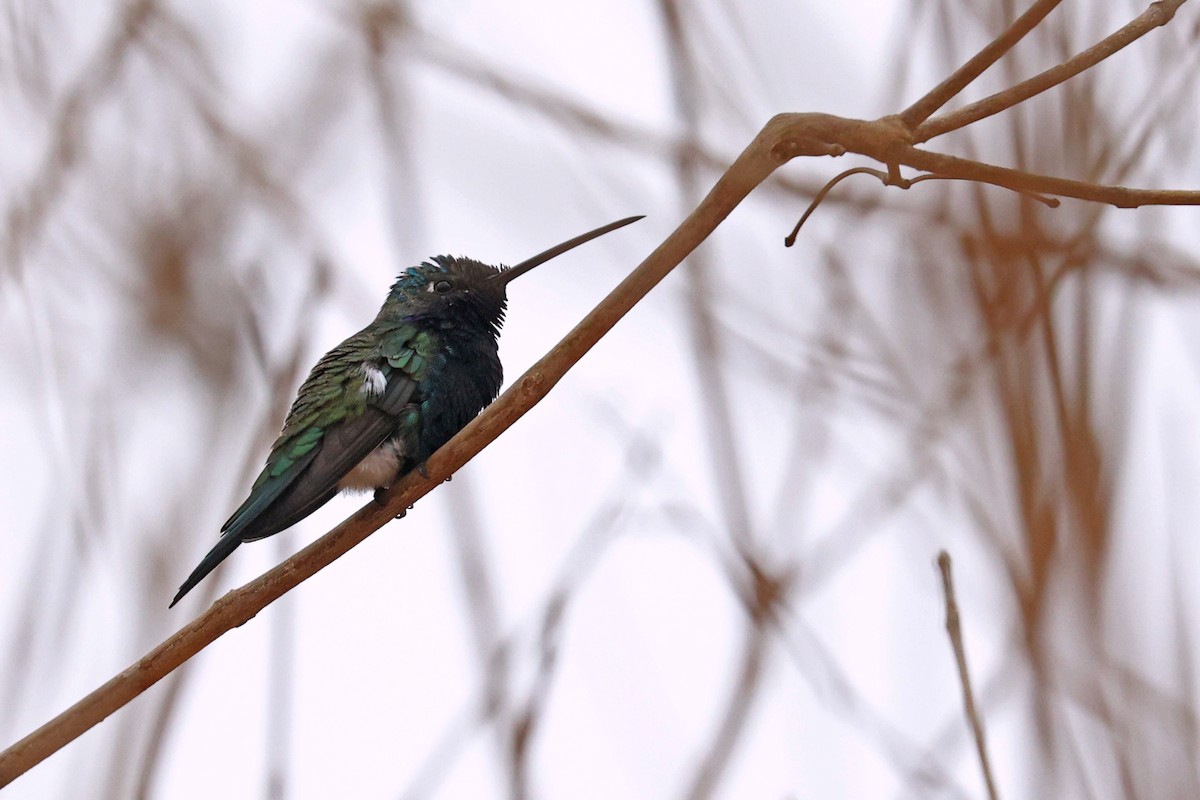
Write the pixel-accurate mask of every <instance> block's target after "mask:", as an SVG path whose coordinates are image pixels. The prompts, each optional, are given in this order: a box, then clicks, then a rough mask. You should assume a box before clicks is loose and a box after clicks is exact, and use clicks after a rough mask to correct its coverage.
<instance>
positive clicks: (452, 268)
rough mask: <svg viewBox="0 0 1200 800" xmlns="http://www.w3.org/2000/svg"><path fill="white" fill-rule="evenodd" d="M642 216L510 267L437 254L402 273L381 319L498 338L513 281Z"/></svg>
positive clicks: (596, 231)
mask: <svg viewBox="0 0 1200 800" xmlns="http://www.w3.org/2000/svg"><path fill="white" fill-rule="evenodd" d="M639 219H641V217H627V218H626V219H622V220H618V221H617V222H612V223H609V224H608V225H605V226H603V227H600V228H597V229H595V230H593V231H588V232H587V233H585V234H582V235H580V236H576V237H575V238H573V239H569V240H567V241H565V242H563V243H562V244H558V245H555V246H554V247H551V248H550V249H549V250H545V251H543V252H541V253H538V254H537V255H536V256H534V257H533V258H530V259H527V260H525V261H522V262H521V263H520V264H516V265H514V266H512V267H504V266H492V265H491V264H484V263H483V262H481V261H476V260H475V259H472V258H464V257H461V256H460V257H457V258H456V257H454V256H434V257H433V258H431V259H429V260H428V261H426V262H424V263H422V264H420V265H419V266H415V267H409V268H408V269H406V270H405V271H404V272H402V273H400V276H399V277H398V278H396V282H395V283H393V284H392V289H391V291H390V292H388V298H387V301H386V302H384V304H383V308H382V309H380V311H379V319H389V320H400V319H403V320H411V321H419V322H421V323H423V324H426V325H429V326H432V327H447V328H448V327H460V328H472V329H476V330H486V331H487V332H489V333H491V334H492V335H493V336H496V335H498V334H499V332H500V326H501V325H502V324H503V323H504V310H505V306H506V305H507V303H508V296H507V289H508V284H509V283H510V282H512V281H513V280H514V279H516V278H519V277H520V276H522V275H524V274H525V273H526V272H529V271H530V270H531V269H533V268H534V267H536V266H538V265H540V264H544V263H546V262H547V261H549V260H550V259H552V258H555V257H556V256H560V255H562V254H563V253H565V252H567V251H568V250H571V249H573V248H575V247H578V246H579V245H581V244H584V243H585V242H590V241H591V240H592V239H595V238H596V237H597V236H603V235H604V234H606V233H610V232H611V231H615V230H616V229H618V228H623V227H625V226H626V225H629V224H630V223H633V222H636V221H638V220H639Z"/></svg>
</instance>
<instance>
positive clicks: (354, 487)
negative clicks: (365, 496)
mask: <svg viewBox="0 0 1200 800" xmlns="http://www.w3.org/2000/svg"><path fill="white" fill-rule="evenodd" d="M403 458H404V448H403V447H402V446H401V445H400V443H399V442H395V441H388V442H384V443H383V444H381V445H379V447H376V448H375V449H374V450H372V451H371V452H370V453H369V454H368V455H367V457H366V458H364V459H363V460H362V461H360V462H358V464H356V465H355V466H354V469H352V470H350V471H349V472H347V473H346V475H345V477H343V478H342V479H341V480H340V481H338V489H340V490H342V491H345V490H351V491H361V492H366V491H372V490H374V489H379V488H381V487H384V486H389V485H391V483H392V481H394V480H395V479H396V473H397V472H399V471H400V462H401V460H402V459H403Z"/></svg>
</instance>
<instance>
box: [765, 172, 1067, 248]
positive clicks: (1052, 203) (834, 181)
mask: <svg viewBox="0 0 1200 800" xmlns="http://www.w3.org/2000/svg"><path fill="white" fill-rule="evenodd" d="M851 175H874V176H875V177H876V178H878V179H879V182H880V183H882V184H883V185H884V186H896V187H898V188H900V189H907V188H909V187H910V186H912V185H913V184H917V183H921V182H922V181H971V182H975V183H983V184H984V185H986V186H995V187H997V188H1000V189H1008V190H1009V191H1010V192H1016V193H1017V194H1020V195H1024V196H1025V197H1028V198H1029V199H1031V200H1036V201H1037V202H1039V203H1041V204H1042V205H1044V206H1046V207H1047V208H1058V207H1059V206H1060V205H1062V202H1061V201H1060V200H1059V199H1058V198H1057V197H1047V196H1046V195H1042V194H1038V193H1036V192H1030V191H1026V190H1024V189H1016V188H1014V187H1012V186H1001V185H1000V184H998V183H987V182H986V181H976V180H975V179H974V178H960V177H958V176H957V175H934V174H932V173H929V174H925V175H918V176H917V177H915V178H903V177H901V176H900V174H899V172H898V171H897V172H884V171H883V170H878V169H873V168H871V167H855V168H854V169H848V170H846V171H845V172H841V173H839V174H838V175H836V176H834V177H833V178H831V179H830V180H829V182H828V183H826V184H825V185H824V186H822V187H821V191H819V192H817V194H816V196H815V197H813V199H812V202H811V203H809V204H808V208H806V209H805V210H804V213H803V214H801V215H800V221H799V222H797V223H796V227H794V228H792V232H791V233H790V234H788V235H787V237H785V238H784V240H783V246H784V247H791V246H792V245H794V244H795V243H796V237H797V236H798V235H799V233H800V228H801V227H803V226H804V223H805V222H807V221H808V218H809V217H811V216H812V213H813V212H814V211H816V210H817V206H819V205H821V201H823V200H824V199H825V198H826V196H828V195H829V193H830V192H831V191H833V187H835V186H837V185H838V184H839V183H841V182H842V181H844V180H845V179H846V178H849V177H850V176H851Z"/></svg>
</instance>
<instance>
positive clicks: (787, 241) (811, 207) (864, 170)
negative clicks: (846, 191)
mask: <svg viewBox="0 0 1200 800" xmlns="http://www.w3.org/2000/svg"><path fill="white" fill-rule="evenodd" d="M851 175H874V176H875V177H876V178H879V180H881V181H882V182H883V185H884V186H887V185H888V184H889V183H892V177H891V176H890V175H888V174H887V173H886V172H882V171H880V170H877V169H872V168H871V167H855V168H854V169H848V170H846V171H845V172H842V173H840V174H838V175H836V176H834V177H833V178H831V179H830V180H829V182H828V183H826V184H825V185H824V186H822V187H821V191H819V192H817V195H816V197H814V198H813V199H812V202H811V203H809V204H808V208H806V209H805V210H804V213H803V214H801V215H800V221H799V222H797V223H796V227H794V228H792V232H791V233H789V234H788V235H787V237H786V238H784V240H783V246H784V247H791V246H792V245H794V244H795V243H796V236H797V235H798V234H799V233H800V228H801V227H802V226H803V225H804V223H805V222H806V221H807V220H808V218H809V217H811V216H812V213H813V212H814V211H816V210H817V206H819V205H821V201H822V200H824V199H825V197H826V196H827V195H828V194H829V193H830V192H831V191H833V187H835V186H837V185H838V184H839V183H841V182H842V181H844V180H845V179H846V178H849V177H850V176H851Z"/></svg>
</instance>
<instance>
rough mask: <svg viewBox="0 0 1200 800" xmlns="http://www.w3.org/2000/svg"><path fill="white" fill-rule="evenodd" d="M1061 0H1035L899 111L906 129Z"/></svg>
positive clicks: (994, 59) (942, 102)
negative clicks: (964, 61) (948, 74)
mask: <svg viewBox="0 0 1200 800" xmlns="http://www.w3.org/2000/svg"><path fill="white" fill-rule="evenodd" d="M1061 2H1062V0H1038V2H1037V3H1034V4H1033V5H1032V6H1031V7H1030V8H1029V10H1028V11H1026V12H1025V13H1024V14H1022V15H1021V16H1019V17H1017V19H1016V20H1015V21H1014V22H1013V24H1012V25H1010V26H1009V28H1008V30H1006V31H1005V32H1004V33H1002V34H1000V35H999V36H997V37H996V38H995V39H993V40H992V41H991V42H989V43H988V45H987V46H986V47H984V48H983V49H982V50H980V51H979V52H978V53H976V54H975V55H974V56H972V57H971V58H970V60H968V61H967V63H965V64H963V65H962V66H961V67H959V68H958V69H956V70H955V71H954V73H953V74H952V75H950V77H948V78H946V80H944V81H942V82H941V83H939V84H938V85H937V86H935V87H934V88H933V89H932V90H931V91H930V92H929V93H927V94H926V95H925V96H924V97H922V98H921V99H920V100H918V101H917V102H915V103H913V104H912V105H911V106H909V107H908V108H906V109H905V110H904V111H902V112H900V119H901V120H903V121H904V124H905V126H906V127H908V129H909V130H913V129H914V128H916V127H917V126H918V125H920V124H921V123H922V122H924V121H925V120H927V119H929V117H930V116H931V115H932V114H933V113H935V112H936V111H937V110H938V109H939V108H941V107H942V106H944V105H946V103H948V102H950V100H952V99H953V98H954V97H955V96H956V95H957V94H958V93H959V92H961V91H962V90H963V89H965V88H966V87H967V86H968V85H969V84H970V83H971V81H973V80H975V79H976V78H978V77H979V76H980V75H982V74H983V73H984V71H986V70H987V68H988V67H990V66H991V65H992V64H995V63H996V62H997V61H998V60H1000V57H1001V56H1003V55H1004V54H1005V53H1007V52H1008V51H1009V50H1011V49H1012V48H1013V46H1014V45H1016V43H1017V42H1019V41H1021V39H1023V38H1024V37H1025V34H1027V33H1029V32H1030V31H1031V30H1033V29H1034V28H1036V27H1037V26H1038V23H1039V22H1041V21H1042V20H1043V19H1044V18H1045V17H1046V15H1047V14H1049V13H1050V12H1051V11H1053V10H1054V9H1055V8H1057V7H1058V4H1059V3H1061Z"/></svg>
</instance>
